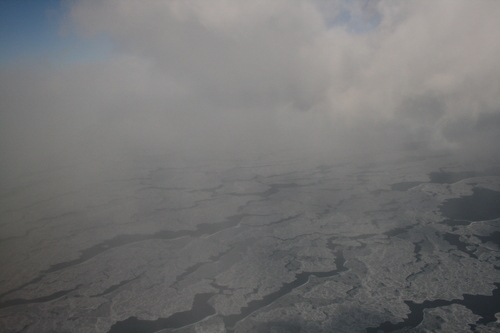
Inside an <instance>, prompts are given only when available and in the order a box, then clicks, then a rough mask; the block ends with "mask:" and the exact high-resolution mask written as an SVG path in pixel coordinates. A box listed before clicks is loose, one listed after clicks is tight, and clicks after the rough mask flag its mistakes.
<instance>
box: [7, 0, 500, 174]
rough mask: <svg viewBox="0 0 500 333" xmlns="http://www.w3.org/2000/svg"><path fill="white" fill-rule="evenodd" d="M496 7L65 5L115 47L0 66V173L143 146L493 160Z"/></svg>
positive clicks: (499, 91)
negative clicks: (409, 151)
mask: <svg viewBox="0 0 500 333" xmlns="http://www.w3.org/2000/svg"><path fill="white" fill-rule="evenodd" d="M499 12H500V2H498V1H486V0H485V1H469V0H468V1H464V0H440V1H432V2H431V1H405V2H392V1H353V2H347V1H322V0H317V1H285V0H276V1H263V0H262V1H261V0H253V1H226V0H214V1H209V2H208V1H202V0H183V1H180V0H172V1H160V0H156V1H155V0H151V1H135V0H102V1H74V2H71V3H70V7H69V12H68V16H67V17H66V24H69V25H71V26H72V27H73V28H74V29H76V31H78V33H80V34H82V36H85V37H87V38H93V37H95V36H102V35H105V36H107V38H109V40H110V41H111V42H112V43H113V48H114V51H113V53H112V55H111V56H110V57H109V58H106V59H102V60H100V61H97V62H96V61H94V62H87V63H78V64H72V65H67V64H66V65H62V66H52V67H49V68H42V67H40V66H38V65H37V64H31V65H30V66H28V67H24V68H22V69H21V68H19V67H13V68H5V67H4V68H2V69H1V71H2V72H1V77H0V80H1V91H0V94H1V96H0V104H1V105H0V106H1V114H0V117H1V119H0V120H1V125H0V127H1V134H0V135H1V154H2V155H3V156H4V157H5V159H4V160H9V161H10V162H4V163H3V164H4V165H5V166H4V169H5V168H11V167H13V166H14V165H16V163H21V164H22V163H24V164H25V163H28V161H32V160H33V161H34V160H36V159H38V158H40V157H41V158H47V157H48V156H50V158H53V157H54V156H66V157H64V158H68V156H71V158H74V157H75V156H82V157H83V158H86V157H88V156H90V155H92V154H107V153H111V152H124V151H134V150H138V151H141V150H144V149H156V150H165V151H191V152H195V153H212V152H213V153H221V152H227V153H231V154H232V153H235V152H242V153H246V152H255V151H263V150H268V149H295V150H296V151H301V150H304V151H305V150H307V151H317V152H329V153H339V154H340V153H343V152H346V151H359V152H361V151H363V150H373V149H375V148H377V147H387V146H390V145H394V146H396V145H403V146H404V145H405V144H412V143H420V144H423V145H426V146H428V147H431V148H443V147H445V148H454V149H459V150H461V151H463V152H464V153H474V154H477V153H480V152H484V154H495V153H498V151H497V146H498V144H497V142H500V140H499V139H500V135H499V134H500V62H499V61H498V54H500V34H499V33H498V31H500V21H499V20H498V18H497V13H499ZM54 158H55V157H54ZM15 161H17V162H15Z"/></svg>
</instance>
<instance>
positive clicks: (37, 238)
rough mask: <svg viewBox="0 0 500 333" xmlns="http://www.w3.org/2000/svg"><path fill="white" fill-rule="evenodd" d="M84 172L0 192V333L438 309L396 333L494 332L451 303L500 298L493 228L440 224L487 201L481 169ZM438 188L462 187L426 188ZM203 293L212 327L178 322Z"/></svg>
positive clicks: (422, 163)
mask: <svg viewBox="0 0 500 333" xmlns="http://www.w3.org/2000/svg"><path fill="white" fill-rule="evenodd" d="M89 163H92V165H91V166H92V168H89V166H68V167H66V168H58V169H56V168H55V169H54V170H45V171H43V172H41V173H39V174H37V175H27V176H26V177H25V178H24V179H23V180H22V182H19V185H18V186H17V187H15V188H10V189H5V190H3V192H2V193H1V198H2V199H1V200H0V205H1V206H0V217H1V220H0V238H1V239H0V253H1V256H0V266H1V267H2V269H1V270H0V295H1V298H0V331H1V332H26V333H29V332H49V331H50V332H90V331H92V332H108V331H110V330H112V326H113V325H114V324H115V323H117V322H121V321H124V320H127V319H129V318H131V317H135V318H137V320H136V319H134V320H136V322H138V325H142V324H144V323H150V324H151V323H155V321H156V320H158V319H160V318H164V319H166V318H167V319H168V318H176V317H175V316H181V317H182V316H185V317H186V318H187V319H183V320H185V321H181V322H182V323H183V324H175V325H177V326H175V325H174V324H172V325H174V326H175V328H177V329H178V330H177V332H186V333H187V332H198V333H201V332H226V331H234V332H242V333H243V332H366V331H367V329H371V330H374V329H376V328H377V327H379V326H380V325H382V324H383V323H387V324H386V325H398V323H402V322H403V321H404V320H405V319H406V318H407V317H408V314H409V313H410V307H409V304H413V303H415V304H421V303H423V302H425V301H432V302H433V301H436V302H438V301H439V300H443V301H446V302H448V303H449V304H447V305H444V306H436V307H430V308H426V309H424V310H423V317H422V318H423V319H422V320H420V321H419V322H418V323H409V324H404V325H403V327H400V328H399V330H400V331H401V332H403V331H404V332H406V331H412V332H413V331H414V332H464V331H468V330H469V329H470V328H471V327H472V326H470V325H475V326H474V329H475V330H476V331H477V332H495V331H498V330H499V327H498V322H494V321H491V320H490V322H489V323H484V322H477V321H478V320H479V321H480V320H481V318H482V316H481V315H478V314H474V313H473V312H472V310H471V309H470V308H468V306H467V304H465V305H464V304H459V301H456V300H462V299H463V295H464V294H469V295H486V296H491V295H492V291H493V290H495V289H496V286H495V285H494V283H498V282H500V278H499V276H500V275H499V271H498V269H499V267H500V260H499V259H500V251H499V243H498V242H499V239H498V238H499V237H498V235H500V224H499V223H500V222H499V221H500V216H498V217H495V218H494V219H491V220H487V221H467V220H461V219H457V218H451V219H450V218H449V217H446V216H443V214H442V211H441V208H442V207H443V204H445V203H447V202H448V203H449V202H450V201H449V200H454V199H458V198H469V197H471V196H473V195H474V193H475V192H474V189H477V188H482V189H488V190H491V191H500V177H498V176H492V175H489V174H487V173H485V172H484V170H487V169H488V168H491V167H492V165H489V164H485V165H480V164H479V163H476V164H475V165H466V164H462V163H460V162H459V160H454V159H453V158H452V157H450V156H427V157H426V156H417V155H415V156H408V157H407V158H406V159H404V158H403V159H402V158H401V157H400V156H399V157H398V158H397V159H391V158H390V157H388V158H387V159H383V158H381V157H379V158H378V159H376V160H374V161H373V162H372V163H355V162H349V161H347V162H345V163H338V162H337V161H335V160H328V159H324V160H322V161H321V162H318V161H304V160H294V159H290V158H287V159H280V158H279V157H276V156H269V157H261V158H259V159H258V160H253V159H248V160H238V161H207V160H205V161H202V162H200V163H194V162H192V161H191V162H189V163H184V164H183V162H182V161H179V160H175V159H172V158H170V157H168V156H167V157H161V156H157V157H150V158H148V159H144V160H139V161H135V162H133V163H132V162H130V161H108V162H106V163H107V164H105V165H104V164H102V165H101V164H99V162H89ZM103 163H104V162H103ZM493 167H498V166H495V165H493ZM88 170H92V173H91V174H89V172H88ZM111 170H112V171H111ZM80 171H81V172H80ZM84 171H85V172H84ZM468 171H474V172H469V173H467V172H468ZM431 172H435V174H431ZM438 172H439V174H438ZM447 172H454V174H451V175H464V176H463V177H458V176H457V177H458V178H457V177H455V178H457V181H456V182H451V183H450V182H448V181H446V182H445V181H442V182H439V179H452V178H453V177H451V176H450V177H451V178H450V177H448V178H446V177H445V176H446V173H447ZM429 174H431V175H432V177H430V176H429ZM466 175H470V176H471V177H468V178H467V177H466ZM438 176H440V177H441V178H439V177H438ZM453 179H454V178H453ZM498 205H500V203H497V208H498ZM207 293H208V294H209V300H208V303H207V302H205V303H204V304H202V305H204V308H207V307H208V308H210V309H212V310H211V311H209V312H212V313H208V312H207V313H206V314H202V315H201V318H202V319H201V320H199V319H198V320H194V319H193V320H191V319H190V318H191V317H190V316H192V314H193V313H194V312H195V309H196V308H198V307H200V306H201V305H200V304H195V303H193V301H194V300H195V296H196V295H200V294H207ZM210 295H211V296H210ZM491 297H493V296H491ZM408 302H413V303H408ZM425 304H427V303H425ZM433 304H438V303H433ZM191 309H193V310H192V311H191ZM494 312H495V311H493V314H494ZM176 313H177V314H179V313H183V314H182V315H174V314H176ZM172 315H174V316H173V317H172ZM198 315H199V314H198ZM497 317H498V314H497ZM192 318H195V317H194V316H192ZM169 320H170V319H169ZM190 320H191V321H190ZM173 321H174V320H173V319H171V320H170V321H168V320H167V321H166V322H168V323H171V322H173ZM158 322H160V321H158ZM141 323H142V324H141ZM169 325H170V324H169ZM179 325H180V326H179ZM174 326H172V327H174ZM144 327H146V326H144ZM385 327H388V326H385ZM379 329H380V330H384V329H386V330H387V328H382V327H381V326H380V328H379ZM144 331H148V330H147V329H146V328H144ZM154 331H161V332H169V331H171V330H170V329H169V327H160V328H158V329H155V330H154ZM148 332H149V331H148Z"/></svg>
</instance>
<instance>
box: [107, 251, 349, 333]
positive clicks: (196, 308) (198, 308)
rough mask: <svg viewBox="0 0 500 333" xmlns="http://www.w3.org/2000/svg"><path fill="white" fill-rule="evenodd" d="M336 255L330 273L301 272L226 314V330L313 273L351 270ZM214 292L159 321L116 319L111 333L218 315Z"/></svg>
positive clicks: (150, 331)
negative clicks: (186, 309) (260, 296)
mask: <svg viewBox="0 0 500 333" xmlns="http://www.w3.org/2000/svg"><path fill="white" fill-rule="evenodd" d="M335 255H336V260H335V264H336V267H337V268H336V269H334V270H331V271H327V272H302V273H299V274H297V275H296V276H295V280H294V281H292V282H289V283H285V284H283V285H282V286H281V288H280V289H279V290H278V291H276V292H274V293H271V294H268V295H266V296H264V297H263V298H262V299H260V300H254V301H251V302H249V303H248V304H247V306H245V307H243V308H241V310H240V313H239V314H235V315H229V316H222V319H223V321H224V324H225V326H226V332H228V333H230V332H233V331H234V327H235V325H236V324H237V323H238V322H240V321H241V320H243V319H245V318H246V317H248V316H249V315H251V314H252V313H254V312H256V311H258V310H259V309H261V308H263V307H266V306H268V305H269V304H271V303H273V302H274V301H276V300H278V299H279V298H281V297H283V296H285V295H287V294H289V293H290V292H292V291H293V290H294V289H296V288H298V287H300V286H302V285H304V284H305V283H306V282H307V281H308V280H309V277H310V276H316V277H319V278H326V277H331V276H334V275H336V274H339V273H341V272H344V271H346V270H348V268H347V267H345V266H344V264H345V262H346V260H345V258H344V255H343V253H342V252H341V251H339V252H337V253H335ZM213 295H215V294H212V293H207V294H198V295H196V296H195V298H194V302H193V307H192V309H191V310H188V311H183V312H177V313H174V314H173V315H171V316H170V317H168V318H159V319H157V320H139V319H137V318H136V317H130V318H128V319H126V320H123V321H119V322H116V323H115V324H114V325H113V326H112V327H111V329H110V330H109V332H108V333H136V332H137V333H139V332H140V333H154V332H157V331H160V330H162V329H175V328H180V327H184V326H188V325H191V324H194V323H196V322H199V321H201V320H203V319H205V318H207V317H209V316H211V315H213V314H215V310H214V308H213V307H212V306H210V305H209V303H208V301H209V299H210V298H211V297H212V296H213Z"/></svg>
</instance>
